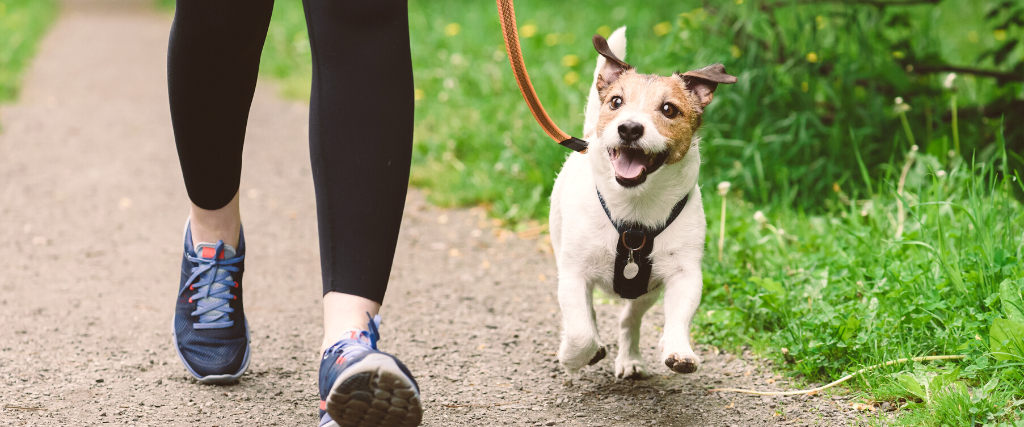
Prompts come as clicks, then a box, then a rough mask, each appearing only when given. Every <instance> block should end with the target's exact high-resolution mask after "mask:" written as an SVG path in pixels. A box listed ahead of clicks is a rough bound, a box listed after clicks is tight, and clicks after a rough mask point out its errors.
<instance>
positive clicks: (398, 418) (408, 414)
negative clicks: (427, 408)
mask: <svg viewBox="0 0 1024 427" xmlns="http://www.w3.org/2000/svg"><path fill="white" fill-rule="evenodd" d="M345 371H346V372H343V373H342V375H341V376H340V377H338V379H337V380H335V381H334V385H333V386H331V392H330V394H329V395H328V396H327V399H326V401H327V413H328V414H330V415H331V418H333V419H334V422H336V423H337V424H338V426H339V427H357V426H358V427H415V426H418V425H420V421H421V420H422V419H423V407H422V405H421V403H420V393H419V391H417V390H416V386H415V385H413V383H412V380H411V379H409V377H408V376H406V375H405V373H404V372H402V370H401V369H399V368H398V364H396V363H395V360H394V359H392V358H391V357H390V356H387V355H383V354H371V355H368V356H366V358H364V359H363V360H360V361H359V362H358V363H356V364H354V365H352V366H350V367H348V368H346V369H345Z"/></svg>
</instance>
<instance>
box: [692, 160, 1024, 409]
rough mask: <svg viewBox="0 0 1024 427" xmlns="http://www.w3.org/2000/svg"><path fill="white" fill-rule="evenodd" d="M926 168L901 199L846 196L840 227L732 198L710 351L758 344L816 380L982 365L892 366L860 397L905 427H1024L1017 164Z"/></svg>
mask: <svg viewBox="0 0 1024 427" xmlns="http://www.w3.org/2000/svg"><path fill="white" fill-rule="evenodd" d="M915 157H916V159H915V165H916V166H912V167H911V169H910V172H909V173H908V176H907V180H906V182H907V184H906V191H905V192H904V196H903V197H902V198H900V197H897V196H896V195H895V190H896V188H895V187H896V186H897V185H898V184H897V183H894V182H889V183H885V184H884V185H883V187H882V188H883V191H882V192H881V194H878V195H876V196H875V197H874V198H871V199H867V198H864V199H860V198H858V197H857V195H851V194H847V193H845V192H844V190H843V189H842V188H837V190H838V191H837V192H835V194H834V197H835V202H836V204H837V205H839V206H842V208H840V209H837V210H836V211H833V212H829V213H827V214H822V215H809V214H804V213H800V212H796V211H794V210H793V209H791V208H789V207H786V206H758V205H756V204H754V203H750V202H747V201H744V200H743V199H741V198H739V197H737V194H735V193H733V194H730V195H728V196H726V197H728V198H729V204H728V209H727V217H726V218H727V219H726V221H725V230H726V240H725V251H724V260H723V261H722V262H719V261H717V258H716V257H715V256H712V254H715V253H716V252H717V246H718V243H717V235H715V236H713V237H712V236H709V238H708V242H707V246H706V247H707V250H706V254H707V256H706V257H705V262H704V281H705V286H704V297H703V301H702V305H701V309H700V310H699V312H698V315H697V321H695V324H696V325H697V332H696V333H697V338H696V340H697V341H698V342H702V343H709V344H714V345H717V346H720V347H724V348H737V347H741V346H745V345H748V346H752V347H754V348H755V349H757V350H758V351H759V352H760V353H761V354H764V355H767V356H768V357H770V358H772V359H775V360H776V361H777V362H778V364H779V366H782V367H784V369H786V370H788V371H791V372H792V373H793V374H794V375H797V376H798V377H800V378H803V379H804V380H806V381H809V382H825V381H831V380H833V379H836V378H839V377H841V376H843V375H846V374H848V373H851V372H853V371H855V370H857V369H859V368H861V367H864V366H869V365H873V364H875V363H880V362H884V361H887V360H891V359H898V358H902V357H914V356H923V355H944V354H953V355H956V354H959V355H967V356H968V360H966V361H964V362H948V363H935V364H931V365H927V366H926V365H922V364H914V365H911V366H893V367H889V368H884V369H881V370H878V371H875V372H872V373H869V374H866V375H864V376H862V377H858V378H855V379H854V380H852V381H854V384H852V385H851V386H852V387H853V388H854V389H855V390H863V391H864V392H866V394H864V396H865V397H867V398H868V399H869V400H876V401H881V400H888V401H893V402H894V403H896V404H899V405H903V404H905V405H906V407H905V408H906V409H907V410H908V411H907V413H905V415H904V417H903V418H902V419H901V420H900V422H901V423H903V424H906V425H934V426H941V425H996V424H995V423H997V422H1009V421H1011V420H1014V421H1019V420H1020V413H1021V410H1022V409H1024V375H1022V370H1021V368H1020V367H1021V366H1022V365H1024V322H1022V321H1024V315H1022V314H1021V313H1022V310H1024V309H1021V308H1017V307H1018V306H1020V305H1021V304H1022V303H1021V291H1022V290H1024V267H1022V265H1021V262H1020V260H1021V259H1024V258H1022V257H1024V246H1022V239H1024V210H1022V209H1021V205H1020V204H1019V203H1018V202H1017V201H1016V200H1015V198H1014V197H1013V195H1012V193H1011V191H1010V189H1011V187H1019V186H1020V185H1021V184H1020V177H1018V176H1016V175H1002V174H999V173H997V171H999V170H1001V168H1002V166H1003V164H1004V163H1002V161H997V162H996V163H995V164H982V163H973V164H972V163H969V162H963V161H959V160H955V161H951V162H940V161H939V160H938V159H935V158H933V157H931V156H928V155H927V154H920V153H918V154H916V155H915ZM705 194H709V193H705ZM709 197H711V196H709ZM718 197H721V196H718ZM715 202H717V200H716V201H709V202H708V203H706V204H705V209H706V210H707V216H708V218H709V219H710V223H709V224H708V225H709V228H710V229H711V230H718V227H719V226H721V222H720V221H719V220H718V218H719V215H720V211H721V207H720V205H719V204H718V203H715ZM898 203H903V204H904V206H905V207H906V209H907V215H906V220H905V229H904V232H903V234H902V237H896V229H897V228H898V222H899V219H898V218H897V217H896V215H897V214H896V208H895V205H896V204H898ZM759 210H763V212H762V214H761V215H755V212H756V211H759ZM755 217H759V218H764V219H763V220H762V221H758V220H757V219H755ZM713 234H717V233H713ZM783 348H785V349H787V350H788V352H789V354H790V355H791V356H792V357H791V358H787V357H786V356H785V355H784V354H783V351H782V349H783ZM787 359H789V360H787Z"/></svg>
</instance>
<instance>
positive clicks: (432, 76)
mask: <svg viewBox="0 0 1024 427" xmlns="http://www.w3.org/2000/svg"><path fill="white" fill-rule="evenodd" d="M164 1H167V0H164ZM854 3H856V2H853V3H851V4H845V5H843V4H822V5H814V4H810V5H807V4H800V5H794V6H787V5H786V3H775V2H767V1H759V0H753V1H732V2H720V3H717V4H713V7H712V6H706V5H705V4H704V3H702V2H697V1H693V0H688V1H670V0H652V1H647V2H642V3H636V4H629V5H623V4H622V3H621V2H612V1H609V0H600V1H593V2H587V3H577V2H544V1H540V0H520V2H518V3H517V12H518V18H519V24H520V35H521V37H522V43H523V51H524V54H525V58H526V62H527V66H528V68H529V71H530V75H531V77H532V80H533V84H534V86H535V87H536V89H537V91H538V93H539V94H540V95H541V98H542V101H543V102H544V104H545V107H546V108H547V110H548V113H549V114H550V115H551V116H552V117H553V118H554V119H555V121H556V122H557V123H559V124H560V126H562V128H563V129H566V130H568V131H569V132H570V133H573V134H579V129H580V128H581V127H582V123H583V105H584V104H585V96H586V94H587V90H588V87H589V85H590V76H591V73H592V70H593V68H592V67H593V63H594V60H595V58H596V53H595V52H594V50H593V48H592V47H591V45H590V41H589V40H590V36H592V35H593V34H594V33H604V34H608V32H610V31H611V30H612V29H614V28H616V27H618V26H620V25H627V26H628V27H629V31H628V38H629V48H628V49H627V50H628V52H629V53H628V55H627V57H628V60H629V62H631V63H632V64H633V65H635V66H637V67H638V68H639V69H640V70H641V71H643V72H656V73H663V74H665V73H670V72H673V71H677V70H687V69H692V68H696V67H700V66H703V65H707V64H708V63H712V62H723V63H725V64H726V67H727V69H728V70H729V71H730V72H731V73H733V74H736V75H738V76H739V77H740V82H739V84H737V85H732V86H729V87H723V88H722V89H721V91H720V92H719V93H718V96H717V97H716V99H715V103H713V104H712V105H711V107H710V108H709V109H708V111H707V120H706V121H705V123H706V125H705V128H704V130H703V134H704V137H705V144H704V150H705V152H704V154H705V156H704V158H705V162H706V163H705V166H704V168H703V170H702V176H703V177H704V180H705V182H718V181H721V180H729V181H732V182H733V183H734V185H735V186H736V188H738V189H739V190H740V191H742V192H743V193H744V194H746V195H747V196H746V197H747V198H748V199H750V200H756V201H759V202H761V203H774V202H775V201H781V202H782V203H786V204H789V205H793V206H796V207H798V208H801V209H804V210H808V211H815V210H818V211H819V212H820V211H821V210H820V208H821V207H822V206H823V204H824V203H826V201H827V200H828V195H829V194H830V191H829V190H830V189H831V187H832V186H833V185H840V186H846V185H848V184H851V183H855V185H857V186H859V187H860V188H859V189H858V191H859V192H861V193H870V192H874V191H878V188H877V186H876V187H873V188H870V189H869V188H866V187H863V186H862V185H861V184H862V183H863V177H864V175H866V176H867V177H869V178H871V179H874V180H877V181H878V182H880V181H881V180H882V179H884V178H885V177H890V178H891V176H892V175H893V174H894V173H897V172H898V171H894V170H893V169H892V167H891V165H892V161H890V159H895V160H899V156H900V155H901V153H902V152H905V151H907V150H908V149H909V146H910V145H912V143H911V142H909V141H908V140H907V139H906V135H909V134H908V133H906V132H903V129H902V125H901V123H900V119H899V117H898V116H897V114H896V112H894V110H893V108H892V106H893V98H895V97H896V96H902V97H903V98H905V100H906V103H907V105H912V106H913V108H912V109H910V110H909V111H906V112H905V115H906V118H907V119H908V120H907V126H908V127H909V128H910V130H911V131H912V134H915V135H917V136H918V141H916V142H917V144H918V145H919V146H920V148H921V150H922V151H923V152H925V153H928V154H931V155H932V156H935V157H946V156H947V155H948V152H949V151H950V150H954V149H955V148H956V149H959V151H956V150H954V151H955V152H960V153H964V154H965V155H970V154H971V153H977V154H978V157H979V159H981V160H983V161H989V160H990V157H991V156H992V155H993V153H994V144H993V141H994V139H995V134H996V131H997V130H998V126H997V122H998V111H1001V110H1000V108H1003V109H1008V108H1010V107H1008V106H1007V105H1010V106H1012V105H1017V104H1021V105H1024V100H1022V99H1020V98H1021V97H1020V93H1022V92H1021V91H1022V90H1024V85H1022V84H1021V83H1020V82H1019V81H1012V80H1011V81H1005V82H1004V81H997V80H995V79H992V78H987V77H976V76H974V75H969V74H968V75H961V76H959V77H958V78H957V79H955V80H954V81H953V86H952V88H950V89H944V88H943V86H942V83H943V81H944V79H945V78H946V73H921V72H915V71H908V70H913V69H914V66H915V65H916V66H918V67H919V68H922V69H924V68H925V66H926V65H928V64H935V63H939V62H941V63H951V64H970V65H977V66H980V67H988V68H991V69H996V70H1002V69H1003V68H1007V67H1012V66H1013V64H1016V63H1024V44H1022V45H1020V46H1016V47H1014V46H1010V47H1011V48H1013V49H1010V50H1008V51H1007V53H1006V55H1004V56H1005V57H1004V58H1003V59H1004V63H1003V64H1002V65H998V66H997V64H995V63H993V59H991V58H989V59H986V58H984V57H982V55H983V53H984V52H986V51H987V50H991V49H994V48H995V47H998V43H1000V42H999V40H998V39H997V37H996V36H995V35H993V34H1000V36H999V37H1001V38H1002V39H1011V40H1012V39H1013V38H1015V37H1024V31H1022V30H1021V28H1020V27H1018V26H1014V25H1015V24H1014V25H1010V26H1009V27H1007V29H1006V30H1003V32H1001V33H999V32H993V31H992V30H991V28H990V27H992V26H993V25H996V24H992V23H990V22H989V21H987V20H986V19H987V18H986V16H987V15H986V12H988V9H990V8H992V7H993V6H998V4H997V3H998V2H997V1H994V0H987V1H976V2H968V3H971V4H970V5H968V4H966V3H962V2H952V1H946V2H941V3H939V4H938V5H937V6H936V5H931V4H926V5H919V6H904V7H895V6H891V7H882V8H879V7H874V6H871V5H865V4H859V5H858V4H854ZM1009 9H1012V8H1009ZM997 11H998V9H997ZM1007 13H1009V12H1007ZM994 16H995V18H993V19H1003V18H1004V17H1003V16H1002V15H999V14H998V13H997V14H996V15H994ZM409 17H410V26H411V33H412V40H411V42H412V52H413V64H414V68H415V70H416V76H415V80H416V88H417V104H416V121H417V127H416V136H415V138H416V149H415V158H414V159H415V160H414V161H415V167H414V169H413V178H412V179H413V183H414V184H416V185H419V186H423V187H427V188H430V189H436V190H439V191H432V192H431V194H430V197H431V199H432V201H434V202H435V203H439V204H443V205H466V204H480V203H485V204H488V205H490V207H491V208H492V213H493V214H494V215H495V216H497V217H500V218H503V219H507V220H510V221H512V222H519V221H525V220H531V219H542V218H545V217H546V215H547V203H546V200H545V199H546V197H547V195H548V194H549V192H550V188H551V185H552V182H553V177H554V174H555V172H556V171H557V170H558V169H559V167H560V165H561V162H562V160H563V159H564V157H565V155H566V151H565V150H564V149H563V148H561V147H558V146H556V145H555V144H553V143H552V141H550V140H548V139H547V137H546V136H545V135H544V134H543V132H542V131H541V130H540V128H539V127H538V126H536V125H535V124H534V123H533V122H532V116H531V115H530V113H529V112H528V110H527V109H526V106H525V105H524V103H523V102H522V98H521V96H520V94H519V92H518V88H517V87H516V85H515V81H514V79H513V78H512V76H511V72H510V71H509V67H508V62H507V58H506V57H505V55H504V46H503V42H502V38H501V32H500V29H499V23H498V19H497V14H496V10H495V5H494V4H493V3H492V2H486V1H478V2H464V1H457V0H433V1H422V0H413V1H411V2H410V12H409ZM1004 20H1005V19H1004ZM1007 22H1015V21H1013V20H1012V19H1010V20H1009V21H1007ZM1007 25H1009V24H1007ZM309 58H310V53H309V41H308V38H307V35H306V31H305V26H304V21H303V15H302V11H301V2H300V1H298V0H282V1H278V2H276V4H275V9H274V19H273V21H272V22H271V28H270V32H269V35H268V38H267V44H266V46H265V48H264V55H263V61H262V63H261V70H262V71H263V72H264V74H266V75H271V76H274V77H276V78H278V79H279V80H280V81H281V82H282V87H283V91H284V93H285V94H286V95H288V96H293V97H299V98H303V97H306V96H308V86H309V74H310V73H309V70H310V66H309ZM928 66H932V65H928ZM1000 67H1002V68H1000ZM954 96H956V98H957V101H958V103H957V104H958V108H960V109H961V117H960V120H959V125H960V129H959V132H953V133H952V138H951V137H950V136H951V132H950V129H949V126H951V125H950V124H949V123H950V121H949V120H948V119H947V118H946V117H947V115H949V114H951V112H950V111H949V109H948V106H949V105H951V103H952V98H953V97H954ZM1008 100H1009V101H1008ZM1013 100H1016V101H1013ZM982 107H986V108H987V109H984V110H983V109H982ZM1014 108H1015V107H1014ZM979 111H984V114H979V113H978V112H979ZM993 111H994V112H995V113H993ZM1006 111H1011V110H1006ZM1012 111H1016V110H1012ZM1022 111H1024V110H1022ZM993 114H995V116H993ZM1007 132H1008V135H1009V138H1010V139H1009V147H1010V150H1009V152H1010V153H1011V155H1010V160H1011V162H1012V161H1016V162H1018V163H1017V164H1016V167H1018V168H1021V167H1024V163H1021V162H1024V158H1021V157H1020V155H1019V154H1017V152H1019V151H1022V150H1024V132H1022V131H1018V127H1014V126H1011V127H1009V129H1007ZM960 133H963V134H964V135H973V136H974V137H972V138H965V139H964V141H963V142H962V144H963V147H960V143H961V141H960V140H959V139H958V138H957V136H958V135H959V134H960ZM855 147H856V151H855V150H854V148H855ZM857 158H860V159H861V164H862V165H864V167H859V166H858V163H857V162H856V159H857Z"/></svg>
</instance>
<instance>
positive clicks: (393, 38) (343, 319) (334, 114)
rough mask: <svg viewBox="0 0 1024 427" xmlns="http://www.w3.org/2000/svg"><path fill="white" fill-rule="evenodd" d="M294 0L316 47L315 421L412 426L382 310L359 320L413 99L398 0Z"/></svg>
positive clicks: (378, 282) (398, 180)
mask: <svg viewBox="0 0 1024 427" xmlns="http://www.w3.org/2000/svg"><path fill="white" fill-rule="evenodd" d="M303 5H304V6H305V10H306V23H307V26H308V29H309V35H310V45H311V47H312V53H313V87H312V91H311V96H310V132H309V134H310V143H309V146H310V160H311V163H312V169H313V181H314V184H315V187H316V197H317V218H318V225H319V232H320V260H321V268H322V272H323V286H324V340H323V345H324V347H325V351H324V353H323V354H324V356H323V360H322V362H321V367H320V396H321V405H320V410H321V425H324V426H327V425H330V424H331V423H335V422H337V423H340V424H342V425H348V424H352V423H362V424H361V425H380V426H415V425H419V422H420V419H421V417H422V407H421V404H420V402H419V388H418V386H417V385H416V383H415V380H414V379H413V377H412V374H411V373H410V372H409V370H408V369H407V368H406V367H405V366H404V365H403V364H402V363H401V362H400V361H399V360H398V359H397V358H395V357H393V356H391V355H388V354H386V353H383V352H381V351H379V350H377V348H376V340H377V338H379V334H378V333H377V328H376V321H379V317H378V318H377V319H375V320H371V321H370V324H369V325H367V327H366V328H363V327H362V325H366V322H367V320H370V319H368V318H367V315H368V314H369V315H370V317H374V315H375V314H376V312H377V310H379V308H380V303H381V302H382V301H383V299H384V293H385V290H386V288H387V284H388V279H389V276H390V272H391V264H392V261H393V258H394V252H395V245H396V243H397V240H398V230H399V227H400V225H401V219H402V211H403V208H404V205H405V196H406V191H407V188H408V180H409V163H410V158H411V154H412V125H413V122H412V119H413V102H414V101H413V86H412V61H411V56H410V52H409V29H408V16H407V13H408V10H407V4H406V1H405V0H390V1H379V2H361V3H351V2H344V3H343V2H337V1H333V0H304V2H303ZM332 417H333V418H332ZM353 425H355V424H353Z"/></svg>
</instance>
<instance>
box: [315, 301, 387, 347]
mask: <svg viewBox="0 0 1024 427" xmlns="http://www.w3.org/2000/svg"><path fill="white" fill-rule="evenodd" d="M366 317H368V318H369V319H370V321H369V322H367V323H366V329H367V330H364V331H351V336H350V337H349V338H345V339H343V340H340V341H338V342H336V343H334V345H332V346H330V347H329V348H327V351H325V352H324V357H326V356H327V355H328V354H334V353H342V354H344V353H346V352H351V351H352V350H357V351H366V350H371V349H372V350H376V349H377V341H379V340H380V315H379V314H378V315H376V316H371V315H370V313H369V312H367V313H366Z"/></svg>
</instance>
